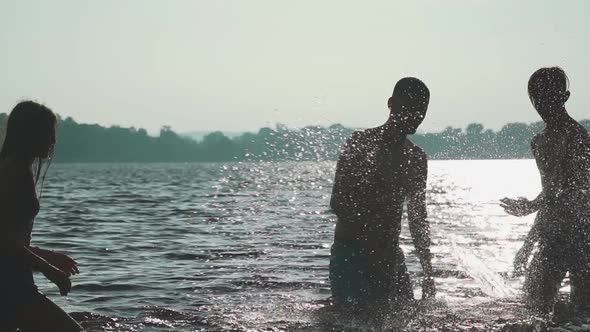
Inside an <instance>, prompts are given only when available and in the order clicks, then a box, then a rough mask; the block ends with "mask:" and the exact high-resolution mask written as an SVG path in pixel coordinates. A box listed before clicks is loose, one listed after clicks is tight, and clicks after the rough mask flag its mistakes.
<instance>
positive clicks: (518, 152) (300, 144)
mask: <svg viewBox="0 0 590 332" xmlns="http://www.w3.org/2000/svg"><path fill="white" fill-rule="evenodd" d="M6 119H7V115H6V114H0V123H1V124H2V127H4V124H5V123H6ZM581 123H582V124H583V125H584V126H585V127H586V128H588V129H589V130H590V120H583V121H581ZM543 127H544V124H543V123H542V122H535V123H532V124H525V123H510V124H507V125H505V126H504V127H502V129H500V130H499V131H493V130H490V129H484V126H483V125H481V124H478V123H473V124H470V125H468V126H467V128H465V130H463V129H461V128H453V127H447V128H446V129H445V130H443V131H442V132H438V133H426V134H415V135H412V136H411V140H412V141H414V142H415V143H416V144H418V145H419V146H421V147H422V148H423V149H424V150H425V151H426V153H427V154H428V155H429V157H430V158H431V159H520V158H531V157H532V156H531V153H530V147H529V146H530V140H531V138H532V136H533V134H534V133H537V132H539V131H541V130H542V129H543ZM354 130H355V129H352V128H346V127H344V126H342V125H340V124H335V125H332V126H329V127H321V126H308V127H304V128H299V129H291V128H288V127H287V126H284V125H280V124H279V125H277V126H276V127H275V128H268V127H267V128H262V129H260V130H259V131H258V132H257V133H245V134H242V135H241V136H238V137H235V138H231V139H230V138H228V137H226V136H225V135H224V134H223V133H221V132H219V131H217V132H212V133H210V134H208V135H206V136H205V137H204V138H203V139H202V140H200V141H195V140H193V139H191V138H188V137H184V136H182V135H179V134H177V133H176V132H174V131H173V130H172V129H171V128H170V127H168V126H164V127H162V129H161V130H160V134H159V136H157V137H154V136H150V135H148V133H147V131H146V130H145V129H136V128H133V127H132V128H122V127H118V126H112V127H108V128H107V127H103V126H100V125H97V124H81V123H77V122H76V121H74V119H72V118H70V117H68V118H66V119H63V120H60V123H59V128H58V143H57V146H56V149H55V153H54V159H55V160H56V161H57V162H225V161H271V160H294V161H306V160H336V159H337V158H338V153H339V150H340V146H341V145H342V144H343V143H344V142H345V141H346V139H347V138H348V137H349V136H350V135H351V134H352V132H353V131H354Z"/></svg>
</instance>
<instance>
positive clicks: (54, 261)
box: [43, 250, 80, 277]
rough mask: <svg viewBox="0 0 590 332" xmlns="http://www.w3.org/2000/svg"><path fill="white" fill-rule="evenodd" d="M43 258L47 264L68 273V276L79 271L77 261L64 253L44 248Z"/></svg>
mask: <svg viewBox="0 0 590 332" xmlns="http://www.w3.org/2000/svg"><path fill="white" fill-rule="evenodd" d="M43 258H44V259H45V260H46V261H47V262H48V263H49V264H51V265H53V266H55V267H57V268H58V269H60V270H61V271H63V272H65V273H66V274H67V275H68V277H69V276H71V275H74V274H78V273H80V270H79V269H78V263H76V261H75V260H73V259H71V258H70V257H69V256H67V255H65V254H62V253H59V252H55V251H49V250H45V252H44V253H43Z"/></svg>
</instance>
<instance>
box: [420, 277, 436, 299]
mask: <svg viewBox="0 0 590 332" xmlns="http://www.w3.org/2000/svg"><path fill="white" fill-rule="evenodd" d="M435 295H436V286H435V284H434V278H432V277H430V276H427V277H424V279H422V299H423V300H425V299H431V298H434V296H435Z"/></svg>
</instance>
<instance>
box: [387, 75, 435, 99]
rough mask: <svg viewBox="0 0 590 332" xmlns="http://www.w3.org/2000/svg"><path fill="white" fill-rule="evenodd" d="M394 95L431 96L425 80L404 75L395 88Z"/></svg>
mask: <svg viewBox="0 0 590 332" xmlns="http://www.w3.org/2000/svg"><path fill="white" fill-rule="evenodd" d="M393 96H400V97H407V96H409V97H413V98H418V97H422V98H429V97H430V90H428V87H427V86H426V84H424V82H422V81H421V80H419V79H417V78H415V77H404V78H402V79H401V80H399V81H398V82H397V83H396V84H395V87H394V88H393V94H392V97H393Z"/></svg>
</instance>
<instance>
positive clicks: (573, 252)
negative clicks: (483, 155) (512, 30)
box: [501, 67, 590, 315]
mask: <svg viewBox="0 0 590 332" xmlns="http://www.w3.org/2000/svg"><path fill="white" fill-rule="evenodd" d="M528 90H529V97H530V99H531V102H532V103H533V106H534V107H535V109H536V110H537V112H538V113H539V115H540V116H541V118H542V119H543V121H544V122H545V125H546V127H545V128H544V129H543V131H541V132H540V133H539V134H536V135H535V136H534V137H533V140H532V141H531V148H532V151H533V155H534V157H535V161H536V163H537V168H538V169H539V173H540V174H541V184H542V187H543V189H542V192H541V194H539V196H538V197H537V198H535V199H534V200H532V201H529V200H527V199H526V198H518V199H509V198H504V199H503V200H502V204H501V205H502V207H504V209H505V210H506V212H507V213H509V214H512V215H516V216H524V215H528V214H530V213H533V212H535V211H538V214H537V218H536V219H535V222H534V224H533V227H532V228H531V231H530V232H529V234H528V236H527V239H526V240H525V243H524V245H523V247H522V248H521V249H520V250H519V252H518V254H517V255H516V258H515V262H514V266H515V269H516V270H517V272H518V271H520V270H523V269H524V267H525V266H526V264H527V261H528V258H529V256H530V255H531V252H532V249H533V247H534V244H535V243H536V242H538V243H539V251H538V252H537V253H536V254H535V256H534V257H533V259H532V261H531V264H530V266H529V268H528V269H527V270H526V275H525V285H524V287H525V291H526V293H527V305H528V306H529V307H530V308H531V309H532V310H533V311H535V312H537V313H539V314H542V315H546V314H549V313H551V311H552V309H553V305H554V303H555V300H556V296H557V293H558V291H559V288H560V285H561V281H562V280H563V278H564V277H565V274H566V272H568V271H569V273H570V279H571V283H572V292H571V299H572V302H573V303H574V304H575V305H576V307H578V308H579V309H590V237H589V236H590V135H588V132H587V131H586V129H585V128H584V127H583V126H582V125H580V124H579V123H578V122H576V121H575V120H574V119H572V118H571V117H570V116H569V115H568V113H567V111H566V109H565V102H566V101H567V100H568V98H569V96H570V92H569V91H568V78H567V76H566V74H565V72H564V71H563V70H562V69H561V68H558V67H552V68H541V69H539V70H537V71H536V72H535V73H534V74H533V75H532V76H531V78H530V79H529V84H528Z"/></svg>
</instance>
